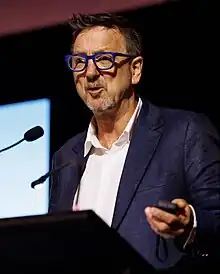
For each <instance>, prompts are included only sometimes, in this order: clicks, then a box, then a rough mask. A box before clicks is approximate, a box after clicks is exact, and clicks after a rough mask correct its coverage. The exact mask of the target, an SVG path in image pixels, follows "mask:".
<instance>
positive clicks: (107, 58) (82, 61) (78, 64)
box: [65, 52, 136, 72]
mask: <svg viewBox="0 0 220 274" xmlns="http://www.w3.org/2000/svg"><path fill="white" fill-rule="evenodd" d="M116 56H122V57H126V58H129V59H131V58H135V57H136V56H133V55H129V54H124V53H119V52H99V53H95V54H93V55H89V56H88V55H86V54H84V53H81V54H72V55H67V56H66V57H65V60H66V63H67V66H68V68H69V69H70V70H71V71H73V72H80V71H83V70H84V69H85V68H86V67H87V66H88V61H89V60H90V59H92V60H93V62H94V64H95V66H96V68H97V69H98V70H109V69H111V68H112V67H113V66H114V65H115V58H116Z"/></svg>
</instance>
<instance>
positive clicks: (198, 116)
mask: <svg viewBox="0 0 220 274" xmlns="http://www.w3.org/2000/svg"><path fill="white" fill-rule="evenodd" d="M157 108H158V109H159V110H160V115H161V116H162V117H163V120H164V121H165V123H166V124H178V123H180V124H182V125H183V124H185V125H189V124H195V125H197V126H202V125H207V124H209V125H212V121H211V120H210V118H209V117H208V116H207V115H206V114H204V113H201V112H196V111H191V110H185V109H180V108H166V107H157Z"/></svg>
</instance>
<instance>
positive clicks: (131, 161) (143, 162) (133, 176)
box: [112, 103, 163, 229]
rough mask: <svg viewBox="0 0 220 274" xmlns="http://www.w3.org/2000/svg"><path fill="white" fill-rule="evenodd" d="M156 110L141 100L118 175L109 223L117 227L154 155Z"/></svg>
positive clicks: (158, 134)
mask: <svg viewBox="0 0 220 274" xmlns="http://www.w3.org/2000/svg"><path fill="white" fill-rule="evenodd" d="M162 125H163V121H162V119H161V116H160V115H159V110H158V108H156V107H155V106H153V105H151V104H146V103H143V106H142V109H141V112H140V115H139V117H138V119H137V122H136V125H135V127H134V130H133V137H132V140H131V144H130V147H129V150H128V154H127V157H126V161H125V165H124V169H123V172H122V176H121V181H120V185H119V190H118V195H117V199H116V205H115V211H114V216H113V222H112V227H113V228H116V229H118V228H119V226H120V224H121V222H122V221H123V219H124V217H125V215H126V212H127V210H128V209H129V206H130V204H131V202H132V200H133V198H134V196H135V193H136V190H137V188H138V186H139V184H140V182H141V180H142V177H143V176H144V174H145V172H146V169H147V167H148V165H149V164H150V161H151V159H152V157H153V155H154V152H155V150H156V147H157V145H158V143H159V140H160V138H161V135H162V130H161V127H162Z"/></svg>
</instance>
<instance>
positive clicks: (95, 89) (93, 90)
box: [87, 87, 102, 94]
mask: <svg viewBox="0 0 220 274" xmlns="http://www.w3.org/2000/svg"><path fill="white" fill-rule="evenodd" d="M87 90H88V92H89V93H91V94H98V93H100V92H101V90H102V87H91V88H88V89H87Z"/></svg>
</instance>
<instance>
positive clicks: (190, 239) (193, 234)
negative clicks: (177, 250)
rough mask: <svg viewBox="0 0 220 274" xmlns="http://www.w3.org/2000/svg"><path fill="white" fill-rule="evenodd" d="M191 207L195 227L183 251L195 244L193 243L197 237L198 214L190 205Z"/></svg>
mask: <svg viewBox="0 0 220 274" xmlns="http://www.w3.org/2000/svg"><path fill="white" fill-rule="evenodd" d="M189 206H190V209H191V210H192V213H193V227H192V229H191V231H190V233H189V236H188V238H187V240H186V242H185V243H184V245H183V249H185V248H186V246H187V245H190V244H192V243H193V241H194V239H195V235H196V227H197V220H196V212H195V210H194V208H193V207H192V206H191V205H189Z"/></svg>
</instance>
